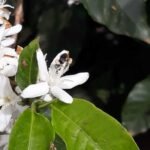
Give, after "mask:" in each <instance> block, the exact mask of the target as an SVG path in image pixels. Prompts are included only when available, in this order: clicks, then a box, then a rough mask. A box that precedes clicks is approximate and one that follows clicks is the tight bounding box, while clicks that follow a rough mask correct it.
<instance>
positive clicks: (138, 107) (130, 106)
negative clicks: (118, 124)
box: [122, 77, 150, 135]
mask: <svg viewBox="0 0 150 150" xmlns="http://www.w3.org/2000/svg"><path fill="white" fill-rule="evenodd" d="M122 113H123V114H122V117H123V123H124V125H125V126H126V128H127V129H128V130H129V131H130V132H131V133H133V134H134V135H135V134H138V133H140V132H145V131H146V130H147V129H149V128H150V77H148V78H146V79H145V80H143V81H141V82H139V83H137V84H136V85H135V87H134V88H133V90H132V91H131V92H130V93H129V96H128V98H127V102H126V104H125V106H124V109H123V112H122Z"/></svg>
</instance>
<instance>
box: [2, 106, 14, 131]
mask: <svg viewBox="0 0 150 150" xmlns="http://www.w3.org/2000/svg"><path fill="white" fill-rule="evenodd" d="M11 117H12V109H11V105H9V106H6V107H2V108H1V110H0V132H4V131H6V128H7V126H8V124H9V123H10V121H11Z"/></svg>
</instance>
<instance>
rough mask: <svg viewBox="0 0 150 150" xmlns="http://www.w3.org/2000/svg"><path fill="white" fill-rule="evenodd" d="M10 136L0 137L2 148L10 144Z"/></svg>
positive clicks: (3, 135) (2, 135)
mask: <svg viewBox="0 0 150 150" xmlns="http://www.w3.org/2000/svg"><path fill="white" fill-rule="evenodd" d="M8 139H9V135H8V134H1V135H0V148H1V147H2V146H4V145H6V144H7V143H8Z"/></svg>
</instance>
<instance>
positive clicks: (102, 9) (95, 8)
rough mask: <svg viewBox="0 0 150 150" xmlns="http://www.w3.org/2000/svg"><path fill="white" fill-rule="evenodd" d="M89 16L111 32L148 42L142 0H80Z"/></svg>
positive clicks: (147, 30) (149, 34) (148, 32)
mask: <svg viewBox="0 0 150 150" xmlns="http://www.w3.org/2000/svg"><path fill="white" fill-rule="evenodd" d="M81 2H82V3H83V5H84V7H85V8H86V9H87V11H88V13H89V14H90V15H91V17H92V18H93V19H94V20H95V21H97V22H98V23H101V24H104V25H106V26H107V27H108V28H109V29H110V30H112V31H113V32H116V33H119V34H124V35H127V36H131V37H135V38H139V39H142V40H144V41H146V42H150V28H149V26H148V23H147V15H146V10H145V1H144V0H136V2H135V0H94V2H93V0H81Z"/></svg>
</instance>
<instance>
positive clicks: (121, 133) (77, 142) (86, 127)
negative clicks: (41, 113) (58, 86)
mask: <svg viewBox="0 0 150 150" xmlns="http://www.w3.org/2000/svg"><path fill="white" fill-rule="evenodd" d="M51 107H52V124H53V127H54V128H55V131H56V133H57V134H58V135H59V136H60V137H61V138H62V139H63V140H64V142H65V143H66V147H67V149H68V150H85V149H86V150H110V149H111V150H137V149H138V147H137V145H136V144H135V142H134V140H133V139H132V137H131V136H130V135H129V134H128V132H127V131H126V130H125V129H124V128H123V127H122V126H121V124H120V123H119V122H118V121H116V120H115V119H114V118H112V117H111V116H109V115H108V114H106V113H105V112H103V111H101V110H100V109H98V108H96V107H95V106H94V105H92V104H91V103H89V102H87V101H84V100H80V99H75V100H74V102H73V103H72V104H70V105H67V104H64V103H61V102H59V101H58V102H54V103H53V104H52V106H51Z"/></svg>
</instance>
